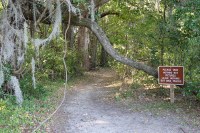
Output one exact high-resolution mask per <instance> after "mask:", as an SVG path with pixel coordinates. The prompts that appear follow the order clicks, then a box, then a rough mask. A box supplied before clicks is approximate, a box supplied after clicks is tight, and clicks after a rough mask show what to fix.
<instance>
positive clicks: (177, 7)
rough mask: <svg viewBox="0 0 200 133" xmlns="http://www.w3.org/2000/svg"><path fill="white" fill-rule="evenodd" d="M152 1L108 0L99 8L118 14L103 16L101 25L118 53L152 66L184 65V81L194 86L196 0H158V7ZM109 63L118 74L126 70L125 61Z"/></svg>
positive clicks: (198, 35) (197, 73)
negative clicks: (159, 0) (159, 1)
mask: <svg viewBox="0 0 200 133" xmlns="http://www.w3.org/2000/svg"><path fill="white" fill-rule="evenodd" d="M154 2H155V1H139V0H133V1H118V0H116V1H112V2H109V4H107V5H106V6H105V7H104V8H102V9H101V11H102V12H103V11H105V10H114V11H117V12H119V14H120V15H119V16H113V15H110V16H107V17H106V19H102V20H101V25H102V27H103V28H104V29H105V31H106V33H107V35H108V36H109V39H110V40H111V42H112V44H113V46H114V48H115V49H116V50H117V51H118V52H119V53H120V54H122V55H124V56H126V57H129V58H132V59H134V60H136V61H139V62H143V63H145V64H148V65H150V66H153V67H155V69H156V68H157V67H158V66H161V65H166V66H173V65H174V66H179V65H181V66H184V69H185V70H184V71H185V80H186V82H191V84H193V83H194V84H193V85H194V87H195V86H196V84H195V82H200V67H199V65H200V62H199V60H200V52H199V51H200V41H199V40H200V24H199V23H200V12H199V10H200V4H199V3H200V1H198V0H189V1H185V2H182V1H177V0H162V1H161V5H160V10H159V11H157V10H156V9H155V3H154ZM119 3H120V4H119ZM119 25H120V26H119ZM110 65H111V66H112V67H113V68H115V69H116V70H117V72H119V73H120V75H123V74H124V73H126V70H127V67H126V66H125V65H122V64H120V63H118V62H116V61H112V60H110ZM128 69H129V68H128ZM129 71H133V70H129ZM136 75H137V74H136ZM136 75H135V74H134V76H136ZM139 75H140V74H139ZM145 76H146V78H147V79H149V77H148V76H147V75H145ZM150 79H152V78H150ZM143 81H144V80H143ZM147 81H148V80H145V82H147ZM150 81H152V82H153V83H155V84H156V82H154V81H153V80H150ZM141 84H142V83H141ZM143 84H145V83H143ZM195 88H197V90H199V89H198V86H196V87H195Z"/></svg>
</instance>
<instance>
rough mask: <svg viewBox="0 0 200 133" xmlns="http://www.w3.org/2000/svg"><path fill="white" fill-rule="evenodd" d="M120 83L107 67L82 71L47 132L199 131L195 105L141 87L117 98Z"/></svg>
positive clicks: (133, 132) (197, 132)
mask: <svg viewBox="0 0 200 133" xmlns="http://www.w3.org/2000/svg"><path fill="white" fill-rule="evenodd" d="M120 86H121V83H120V80H119V79H118V78H117V75H116V73H115V72H113V71H111V70H110V69H100V70H98V71H95V72H88V73H86V76H85V79H83V80H80V81H79V83H78V84H75V85H74V86H71V89H70V90H68V91H67V96H66V99H65V101H64V104H63V105H62V107H61V108H60V109H59V111H58V112H57V113H56V114H55V115H54V117H53V118H52V120H51V122H50V126H49V132H54V133H200V123H199V120H200V116H199V110H198V109H199V107H197V106H195V109H193V108H191V107H190V108H187V107H186V106H188V104H187V105H186V103H183V102H182V101H180V100H179V101H178V100H177V103H175V104H170V103H169V101H166V100H163V99H164V98H161V97H157V96H155V95H157V93H154V92H151V94H152V95H151V96H150V95H148V94H147V93H144V91H140V93H138V92H137V93H135V94H137V96H136V97H135V98H134V97H133V98H132V97H130V98H126V99H123V98H122V99H118V98H117V95H118V92H119V88H120ZM144 94H145V96H144ZM155 97H156V98H155ZM198 105H199V104H198ZM190 106H192V104H190ZM191 111H193V112H191Z"/></svg>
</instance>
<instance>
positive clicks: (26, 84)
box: [20, 75, 49, 99]
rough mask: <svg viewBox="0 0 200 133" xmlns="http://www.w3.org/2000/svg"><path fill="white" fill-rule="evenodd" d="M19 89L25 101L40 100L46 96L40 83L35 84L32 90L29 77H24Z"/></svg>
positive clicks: (45, 90) (46, 93)
mask: <svg viewBox="0 0 200 133" xmlns="http://www.w3.org/2000/svg"><path fill="white" fill-rule="evenodd" d="M20 87H21V89H22V92H23V96H24V98H26V99H32V98H36V99H41V98H45V97H46V96H47V95H48V93H49V92H48V91H49V90H47V89H46V88H45V87H44V86H43V85H42V84H41V83H40V82H37V83H36V88H35V89H34V88H33V85H32V77H31V75H27V76H25V77H24V78H23V79H22V80H20Z"/></svg>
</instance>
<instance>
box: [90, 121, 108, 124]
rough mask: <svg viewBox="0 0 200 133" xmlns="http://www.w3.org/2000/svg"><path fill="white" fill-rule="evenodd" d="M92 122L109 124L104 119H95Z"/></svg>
mask: <svg viewBox="0 0 200 133" xmlns="http://www.w3.org/2000/svg"><path fill="white" fill-rule="evenodd" d="M93 123H95V124H109V122H108V121H104V120H96V121H94V122H93Z"/></svg>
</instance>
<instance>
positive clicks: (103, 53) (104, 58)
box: [100, 47, 108, 67]
mask: <svg viewBox="0 0 200 133" xmlns="http://www.w3.org/2000/svg"><path fill="white" fill-rule="evenodd" d="M100 66H101V67H107V66H108V54H107V53H106V51H105V50H104V48H103V47H101V57H100Z"/></svg>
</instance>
